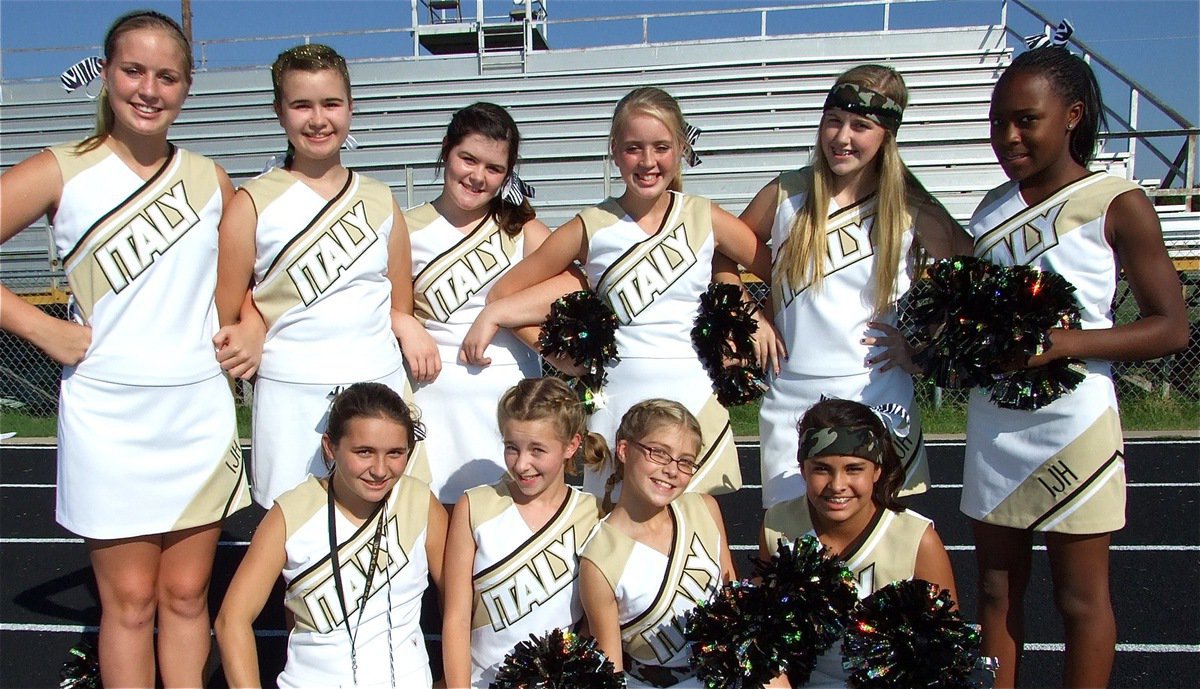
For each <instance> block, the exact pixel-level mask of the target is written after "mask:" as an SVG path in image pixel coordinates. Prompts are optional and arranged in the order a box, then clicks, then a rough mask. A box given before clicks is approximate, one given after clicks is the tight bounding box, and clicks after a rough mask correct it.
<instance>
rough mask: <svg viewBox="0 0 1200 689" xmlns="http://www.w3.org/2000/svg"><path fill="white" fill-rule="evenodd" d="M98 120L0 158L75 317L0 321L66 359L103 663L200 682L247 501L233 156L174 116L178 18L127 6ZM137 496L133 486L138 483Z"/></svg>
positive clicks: (73, 459) (182, 57) (9, 316)
mask: <svg viewBox="0 0 1200 689" xmlns="http://www.w3.org/2000/svg"><path fill="white" fill-rule="evenodd" d="M101 78H102V79H103V87H102V88H101V91H100V95H99V97H98V98H97V104H98V113H97V120H96V131H95V134H93V135H92V136H90V137H88V138H87V139H84V140H83V141H82V142H77V143H70V144H63V145H59V146H54V147H52V148H50V149H47V150H45V151H43V152H41V153H39V154H37V155H35V156H33V157H32V158H30V159H28V160H26V161H24V162H22V163H20V164H18V165H16V166H14V167H13V168H12V169H11V170H9V171H7V172H6V173H4V176H3V182H2V183H0V190H2V191H0V208H2V209H3V210H2V212H0V240H4V241H6V240H8V239H9V238H11V237H12V236H13V235H15V234H17V233H18V232H20V231H21V230H22V229H24V228H25V227H27V226H29V225H30V224H32V223H33V222H34V221H35V220H36V219H37V218H38V217H39V216H41V215H47V216H48V217H49V220H50V224H51V227H52V239H53V241H54V244H55V248H56V249H57V251H58V254H59V256H61V257H62V258H63V263H64V267H65V269H66V273H67V280H68V282H69V284H70V286H71V292H72V297H71V301H70V303H69V305H68V312H69V314H70V320H65V321H64V320H58V319H55V318H52V317H50V316H48V315H46V314H45V313H43V312H42V311H40V310H39V309H37V308H36V307H34V306H32V305H30V304H28V303H26V302H24V301H22V300H21V298H20V297H18V296H16V295H15V294H13V293H12V292H11V291H9V290H8V288H0V290H2V291H3V302H4V309H3V311H2V313H0V327H3V328H4V329H5V330H7V331H9V332H12V333H14V334H16V335H19V336H21V337H23V338H25V339H27V340H29V342H31V343H32V344H33V345H35V346H37V347H38V348H40V349H41V350H42V351H44V352H46V354H47V355H49V356H50V357H51V358H52V359H54V360H55V361H57V362H58V363H60V364H63V366H64V368H63V378H62V389H61V395H60V398H59V407H58V409H59V417H58V447H59V452H58V490H57V505H56V515H57V518H58V522H59V523H60V524H62V525H63V526H64V527H66V528H67V529H69V530H70V531H72V532H74V533H77V534H79V535H80V536H83V537H84V539H85V540H86V542H87V546H88V552H89V556H90V559H91V564H92V570H93V571H94V572H95V575H96V583H97V585H98V589H99V594H100V609H101V613H100V640H99V651H100V660H101V670H100V672H101V678H102V680H103V683H104V684H105V685H106V686H110V687H132V686H141V687H148V686H154V682H155V659H154V655H155V654H154V631H155V628H156V627H157V630H158V650H159V653H160V657H161V659H162V661H163V662H162V664H161V666H160V667H159V668H158V670H159V674H160V675H161V677H162V682H163V684H164V686H167V687H195V686H200V685H201V684H202V678H201V673H202V670H203V668H204V663H205V661H206V660H207V658H208V651H209V626H210V625H209V617H208V603H207V599H208V584H209V579H210V577H211V572H212V564H213V555H214V552H215V550H216V546H217V538H218V536H219V535H220V531H221V527H220V522H221V520H222V519H223V518H224V517H226V516H227V515H228V514H230V513H231V512H233V511H235V510H237V509H240V508H242V507H244V506H245V505H247V504H248V503H249V496H248V493H247V489H246V482H245V471H244V468H243V466H242V454H241V449H240V447H239V445H238V439H237V428H236V423H235V419H234V412H233V398H232V396H231V395H230V391H229V385H228V382H227V380H226V379H225V377H224V376H222V375H221V368H220V366H219V365H218V363H217V361H216V359H215V358H214V356H213V350H212V348H211V347H212V345H211V342H210V339H211V338H212V337H213V335H214V334H215V332H216V321H215V318H214V314H213V300H212V296H211V295H212V290H213V287H214V285H215V283H216V273H215V271H214V270H213V265H214V263H215V261H216V257H217V255H216V252H217V223H218V220H219V219H220V217H221V209H222V207H223V205H224V204H225V202H226V201H227V200H228V198H229V197H230V196H231V195H232V194H233V187H232V185H231V184H230V182H229V178H228V177H227V176H226V174H225V172H224V170H222V169H221V168H220V167H218V166H217V165H216V164H214V163H213V162H212V161H211V160H208V159H207V158H204V157H202V156H198V155H195V154H192V153H189V152H188V151H185V150H182V149H179V148H176V147H175V146H174V145H172V144H171V143H170V142H169V141H168V140H167V129H168V128H169V127H170V126H171V123H172V122H174V121H175V118H176V117H177V116H178V115H179V111H180V108H181V106H182V105H183V102H184V99H185V98H186V97H187V94H188V89H189V87H190V86H191V83H192V49H191V46H190V45H189V43H188V40H187V38H185V37H184V35H183V32H182V31H181V30H180V28H179V25H178V24H176V23H175V21H174V20H172V19H170V18H169V17H167V16H165V15H163V14H160V13H158V12H152V11H138V12H132V13H130V14H126V15H124V16H122V17H120V18H119V19H117V20H116V22H115V23H114V24H113V25H112V27H111V28H110V29H109V30H108V33H107V34H106V35H105V37H104V66H103V70H102V72H101ZM134 495H136V496H137V499H136V501H134V502H132V503H131V502H130V496H134Z"/></svg>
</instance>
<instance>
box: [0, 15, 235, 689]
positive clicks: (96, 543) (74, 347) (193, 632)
mask: <svg viewBox="0 0 1200 689" xmlns="http://www.w3.org/2000/svg"><path fill="white" fill-rule="evenodd" d="M186 65H187V62H186V60H185V58H184V55H183V53H182V47H181V46H180V44H179V38H178V37H176V36H174V35H173V34H172V33H170V32H168V31H167V30H165V29H159V28H143V29H136V30H127V31H125V32H124V33H122V34H121V35H120V36H119V37H118V38H117V40H116V44H115V48H114V51H113V55H112V56H111V59H110V60H108V61H106V62H105V64H104V68H103V71H102V74H101V76H102V78H103V79H104V82H105V84H106V87H107V89H106V90H107V92H108V94H109V96H108V97H109V104H110V106H111V107H112V109H113V111H114V118H113V129H112V131H111V132H110V133H109V134H108V135H106V136H105V137H104V138H103V140H102V142H101V143H100V145H101V146H104V147H106V148H107V149H109V150H110V151H112V152H113V153H114V154H115V155H116V156H117V157H118V158H119V159H120V160H121V161H122V162H123V163H125V165H126V166H128V167H129V169H130V170H131V171H132V172H133V173H134V174H136V175H138V176H139V177H141V178H142V179H149V178H150V177H151V176H152V175H153V174H154V173H155V172H156V171H157V170H158V169H159V168H160V167H161V166H162V164H163V163H164V161H165V160H166V158H167V155H168V152H169V147H168V144H167V129H168V128H169V127H170V125H171V123H172V122H173V121H174V120H175V117H176V116H177V115H178V113H179V108H180V106H181V105H182V104H183V101H184V99H185V98H186V96H187V91H188V88H189V87H190V75H189V74H188V70H187V66H186ZM217 177H218V183H219V185H220V189H221V194H222V198H223V200H224V201H225V202H228V201H229V198H230V197H231V196H232V194H233V185H232V184H231V183H230V181H229V178H228V176H227V175H226V174H225V172H224V171H223V170H221V169H220V168H217ZM62 191H63V179H62V174H61V172H60V171H59V167H58V164H57V162H56V161H55V159H54V156H53V154H51V153H50V152H49V151H43V152H41V153H38V154H37V155H35V156H33V157H31V158H29V159H27V160H25V161H23V162H21V163H19V164H18V165H16V166H14V167H13V168H11V169H10V170H8V171H7V172H5V173H4V175H3V178H2V183H0V241H8V240H9V239H10V238H12V237H13V236H15V235H16V234H17V233H19V232H20V231H21V230H23V229H25V228H26V227H28V226H29V225H31V224H32V223H33V222H35V221H36V220H37V218H38V217H41V216H47V217H48V218H51V219H53V217H54V215H55V213H56V212H57V210H58V206H59V203H60V200H61V198H62ZM0 301H2V302H3V309H0V328H3V329H4V330H6V331H9V332H12V333H14V334H16V335H18V336H20V337H23V338H25V339H26V340H28V341H29V342H30V343H31V344H33V345H34V346H36V347H38V348H39V349H41V350H42V351H44V352H45V353H46V354H47V355H48V356H50V358H52V359H54V361H56V362H58V363H60V364H63V365H66V366H73V365H76V364H78V363H80V362H81V361H82V360H83V359H84V357H85V356H86V354H87V351H88V348H89V346H90V344H91V333H92V331H91V328H90V327H88V326H86V325H79V324H76V323H72V322H68V321H63V320H59V319H57V318H53V317H51V316H48V315H47V314H45V313H44V312H42V311H41V310H40V309H38V308H36V307H34V306H32V305H30V304H28V303H26V302H25V301H23V300H22V299H21V298H20V297H18V296H16V295H15V294H14V293H12V292H11V291H10V290H9V289H8V288H7V287H0ZM219 535H220V525H219V524H210V525H206V526H201V527H196V528H193V529H188V530H185V531H176V532H170V533H164V534H154V535H149V536H141V537H137V538H128V539H117V540H97V539H88V540H87V545H88V551H89V556H90V558H91V562H92V569H93V571H94V572H95V575H96V582H97V586H98V589H99V593H100V605H101V615H100V634H99V651H100V657H101V658H103V663H102V666H101V670H100V672H101V679H102V681H103V682H104V684H105V685H106V686H120V687H152V686H154V682H155V649H154V647H155V634H154V629H155V624H156V622H157V626H158V637H157V641H158V654H159V657H161V658H162V659H164V661H166V662H164V663H163V664H162V666H161V667H160V668H158V669H159V671H160V674H161V679H162V682H163V685H164V686H166V687H194V686H199V685H200V684H201V683H202V680H201V673H202V671H203V667H204V664H205V661H206V660H207V658H208V649H209V643H210V642H209V618H208V605H207V596H208V585H209V579H210V577H211V572H212V562H213V556H214V553H215V551H216V545H217V539H218V536H219Z"/></svg>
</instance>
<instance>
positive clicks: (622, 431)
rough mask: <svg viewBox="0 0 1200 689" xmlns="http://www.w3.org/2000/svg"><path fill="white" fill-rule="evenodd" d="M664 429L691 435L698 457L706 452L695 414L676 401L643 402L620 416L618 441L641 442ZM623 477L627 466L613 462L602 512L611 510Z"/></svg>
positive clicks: (596, 466) (606, 485)
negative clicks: (703, 450)
mask: <svg viewBox="0 0 1200 689" xmlns="http://www.w3.org/2000/svg"><path fill="white" fill-rule="evenodd" d="M663 426H669V427H675V428H682V429H683V430H684V431H685V432H686V433H687V434H688V435H690V436H692V438H693V439H695V441H696V454H699V453H700V451H701V450H702V449H704V435H703V433H702V432H701V429H700V422H699V421H697V420H696V417H695V415H694V414H692V412H690V411H688V408H687V407H685V406H683V405H682V404H680V403H678V402H676V401H674V400H666V399H657V398H655V399H648V400H642V401H641V402H638V403H637V404H635V405H633V406H632V407H630V408H629V411H627V412H625V415H624V416H622V417H621V424H620V425H619V426H617V437H616V441H617V443H620V442H621V441H622V440H624V441H625V442H626V443H635V442H640V441H641V440H642V438H645V437H646V436H648V435H650V434H651V433H653V432H654V431H655V430H657V429H659V428H662V427H663ZM588 466H590V467H593V468H595V469H600V468H602V467H603V466H604V465H603V464H591V463H589V464H588ZM624 475H625V471H624V464H622V463H621V462H618V461H615V460H614V461H613V473H612V475H611V476H609V477H608V482H607V483H606V484H605V486H604V499H603V509H604V511H605V512H608V511H610V510H612V506H613V502H612V491H613V487H614V486H616V485H617V483H619V482H620V481H621V480H622V479H623V478H624Z"/></svg>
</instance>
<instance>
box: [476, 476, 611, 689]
mask: <svg viewBox="0 0 1200 689" xmlns="http://www.w3.org/2000/svg"><path fill="white" fill-rule="evenodd" d="M467 497H468V499H469V500H468V504H469V505H470V508H471V511H470V515H471V533H472V534H473V535H474V537H475V564H474V566H473V568H472V577H471V580H472V583H473V584H474V587H475V600H474V603H473V604H472V606H471V609H472V611H473V612H472V615H471V686H472V687H475V688H476V689H487V687H488V685H490V684H491V682H492V681H493V680H494V679H495V678H496V671H497V670H499V668H500V664H501V663H502V662H503V661H504V656H505V654H507V653H511V652H512V650H513V647H514V646H516V645H517V643H518V642H520V641H525V640H527V639H528V638H529V636H530V635H531V634H533V635H536V636H541V635H543V634H545V633H546V632H548V631H550V630H552V629H555V628H562V629H571V628H573V627H574V626H575V625H576V624H577V623H578V622H579V620H580V619H582V618H583V605H582V603H580V600H579V584H578V576H579V552H580V551H581V550H582V549H583V543H584V541H585V540H586V538H587V536H588V534H589V533H590V532H591V530H592V527H594V526H595V525H596V522H597V520H598V519H599V516H600V506H599V504H598V502H597V500H596V497H595V496H594V495H592V494H591V493H585V492H583V491H580V490H577V489H575V488H573V487H570V486H568V487H567V496H566V498H565V499H564V500H563V503H562V505H561V506H560V507H559V509H558V512H556V513H555V514H554V516H553V517H551V518H550V521H548V522H546V524H545V525H544V526H543V527H542V528H540V529H538V531H537V532H536V533H535V532H534V531H532V530H531V529H530V528H529V526H528V525H527V524H526V523H525V520H524V519H522V518H521V513H520V512H519V511H518V510H517V505H516V503H515V502H513V499H512V493H511V487H510V485H509V484H508V482H507V481H501V482H500V483H497V484H495V485H491V486H479V487H478V488H472V489H470V490H468V491H467Z"/></svg>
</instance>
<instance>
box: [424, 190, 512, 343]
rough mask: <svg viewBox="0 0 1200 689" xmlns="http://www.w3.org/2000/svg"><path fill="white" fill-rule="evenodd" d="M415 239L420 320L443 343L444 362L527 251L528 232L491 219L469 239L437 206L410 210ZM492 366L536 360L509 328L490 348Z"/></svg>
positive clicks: (467, 234) (431, 205)
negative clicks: (506, 229) (503, 227)
mask: <svg viewBox="0 0 1200 689" xmlns="http://www.w3.org/2000/svg"><path fill="white" fill-rule="evenodd" d="M404 219H405V222H406V224H407V225H408V231H409V235H410V237H411V241H412V268H413V302H414V304H413V305H414V310H415V314H414V315H415V316H416V317H417V318H418V319H419V320H420V321H421V323H422V324H424V326H425V329H426V330H427V331H428V332H429V335H430V336H431V337H432V338H433V341H434V342H435V343H436V344H437V347H438V353H439V354H440V355H441V358H442V361H443V362H457V361H458V350H459V347H461V346H462V343H463V340H464V339H465V338H466V336H467V331H468V330H470V329H471V324H472V323H474V322H475V319H476V318H477V317H478V316H479V313H480V312H481V311H482V310H483V307H484V305H485V304H486V303H487V295H488V293H489V292H491V290H492V287H493V286H494V285H495V284H496V282H497V281H498V280H499V279H500V278H501V277H502V276H503V275H504V274H505V273H507V272H508V271H509V269H511V268H512V267H513V266H514V265H516V264H517V262H518V261H520V260H521V256H522V255H523V253H524V246H525V236H524V233H521V234H518V235H517V236H515V237H513V236H509V234H508V233H506V232H504V231H503V230H501V229H500V225H499V224H497V222H496V218H495V216H493V215H488V216H487V217H485V218H484V219H483V220H481V221H480V222H479V224H477V225H476V226H475V227H474V228H472V229H471V231H470V232H468V233H466V234H465V235H464V234H463V233H462V232H460V231H459V230H458V229H457V228H455V227H454V226H453V225H451V224H450V223H449V221H447V220H446V219H445V218H443V217H442V216H441V215H440V214H439V213H438V212H437V209H436V208H435V207H434V206H433V204H431V203H424V204H421V205H420V206H417V207H416V208H412V209H410V210H407V211H405V212H404ZM487 354H488V356H489V357H490V358H491V360H492V365H493V366H495V365H503V364H512V363H521V364H524V363H527V362H529V361H532V360H533V359H534V357H535V355H534V353H533V352H532V350H530V349H529V348H528V347H526V346H525V345H524V344H522V343H521V342H520V341H519V340H518V339H517V338H516V337H515V336H514V335H513V334H512V333H511V332H510V331H509V330H507V329H502V330H500V332H498V333H496V336H495V337H494V338H493V339H492V342H491V344H490V345H489V347H488V352H487Z"/></svg>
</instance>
